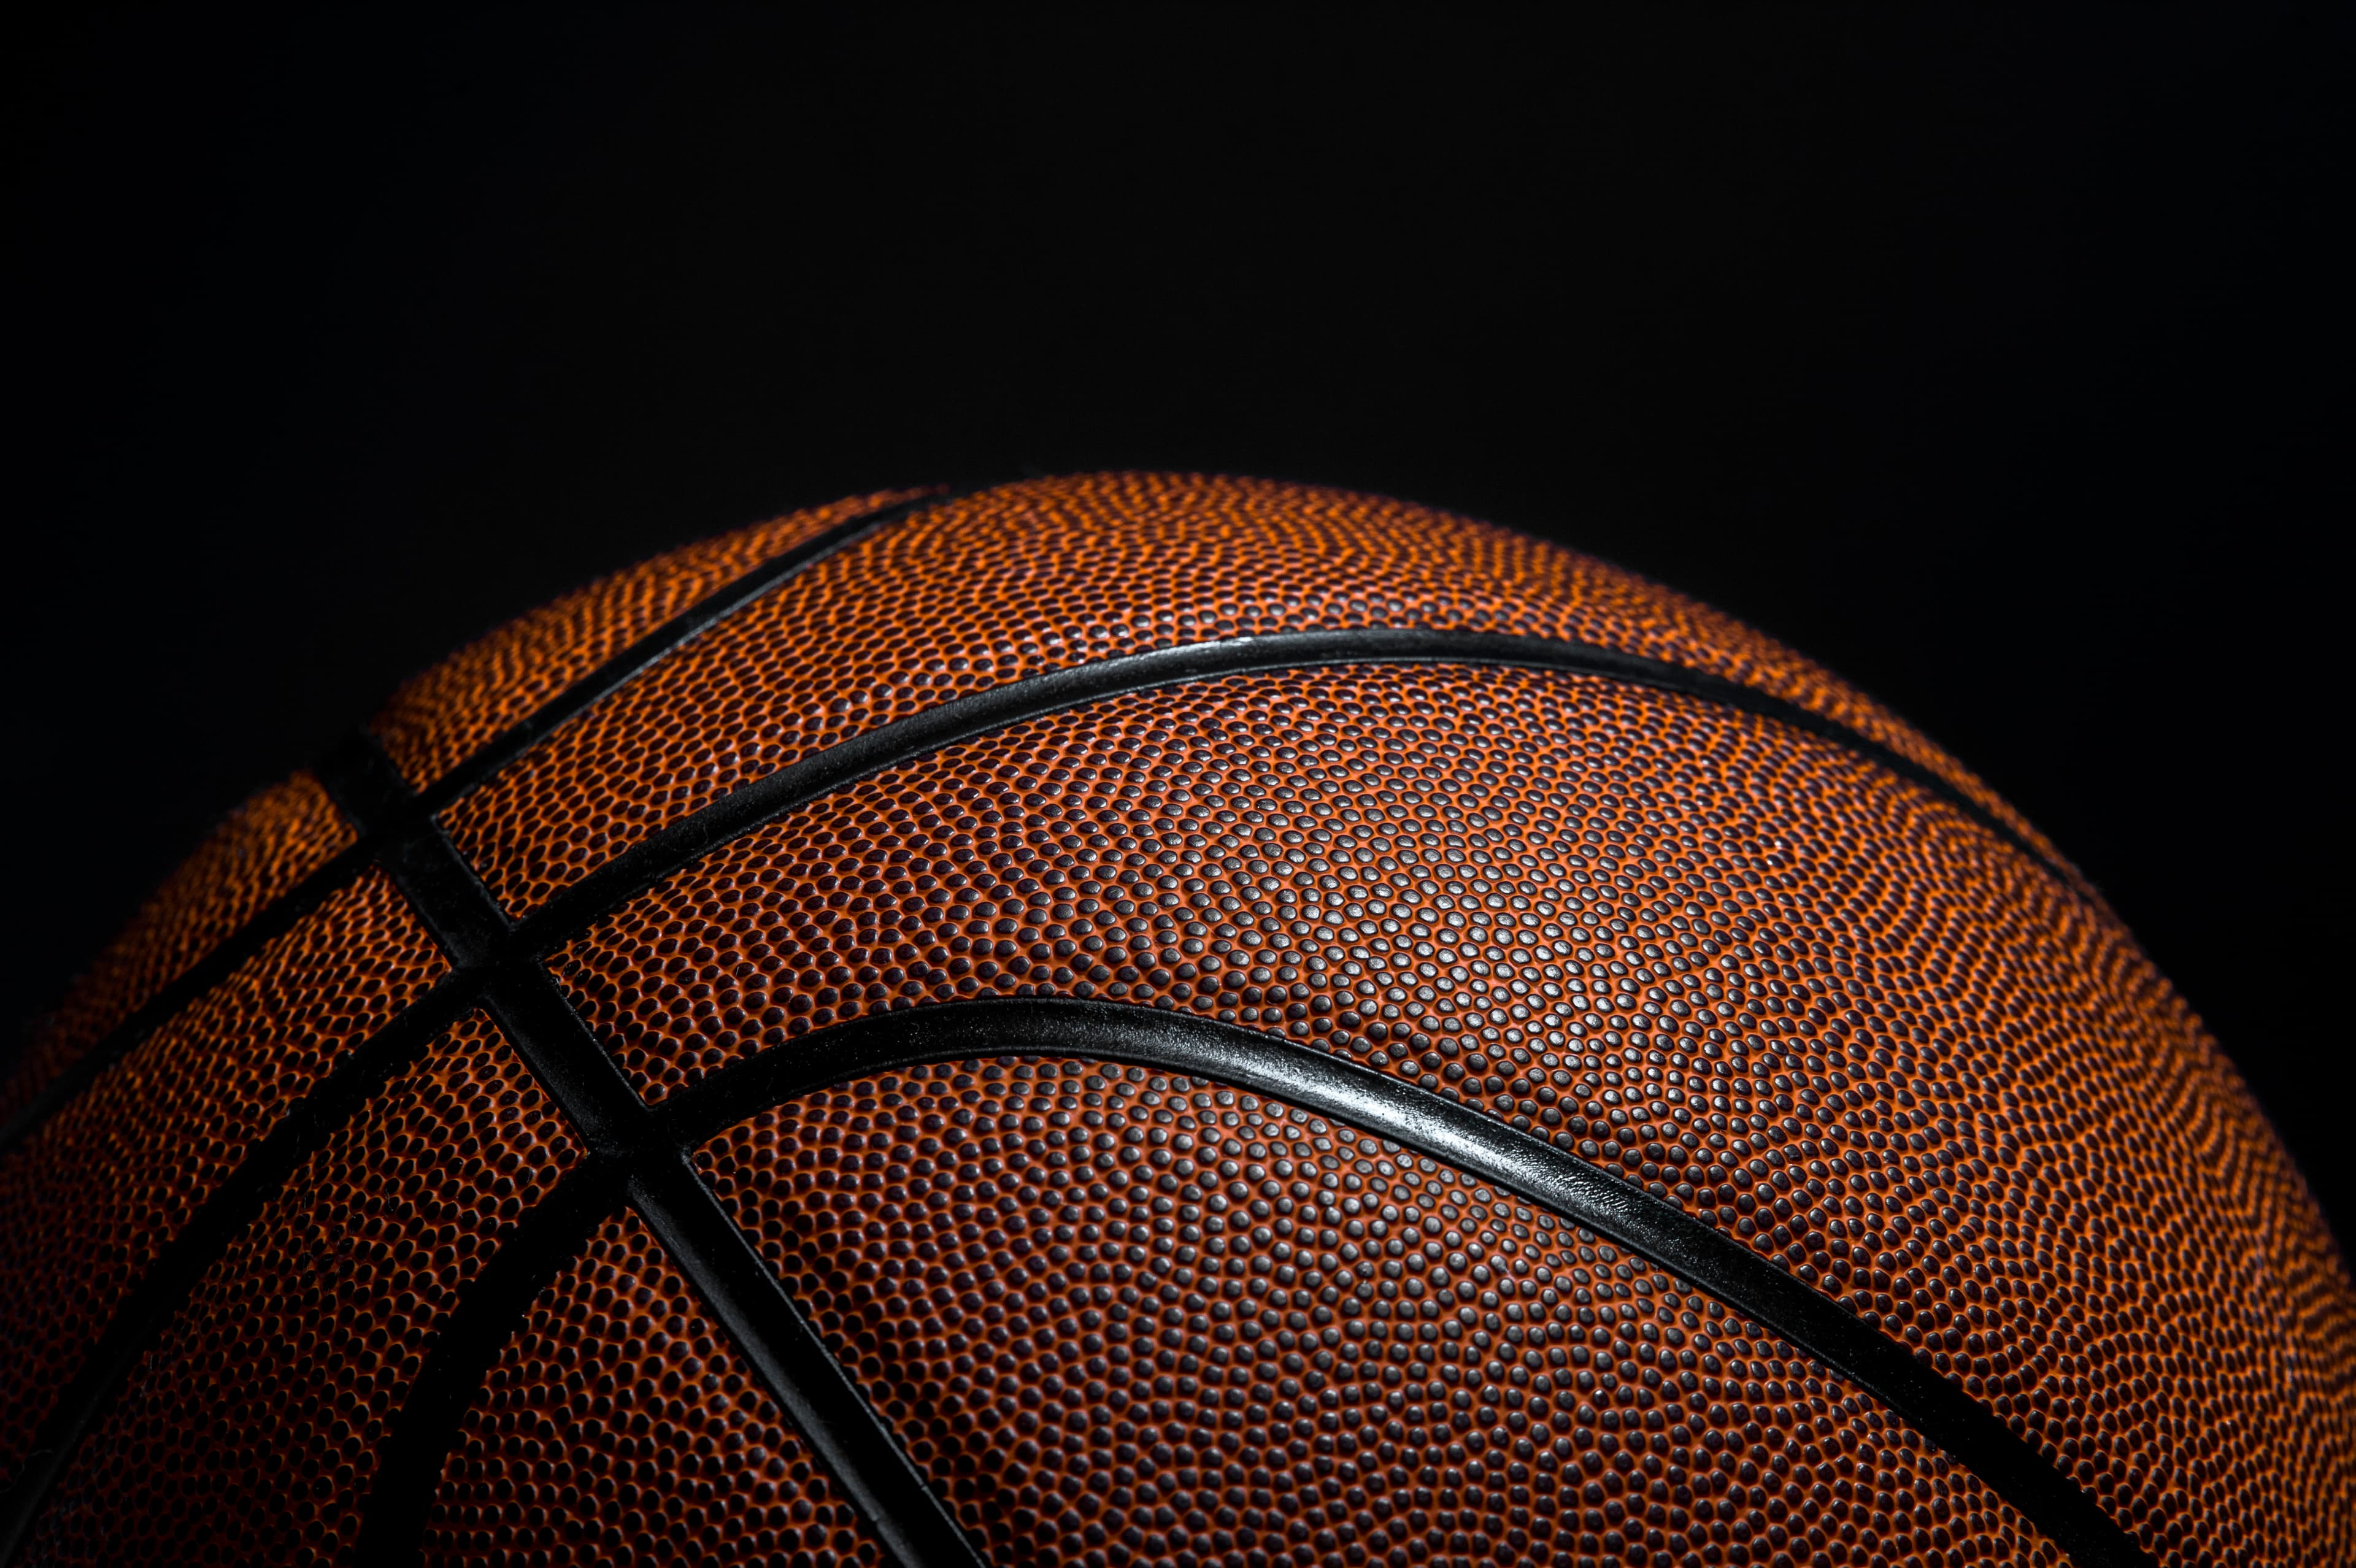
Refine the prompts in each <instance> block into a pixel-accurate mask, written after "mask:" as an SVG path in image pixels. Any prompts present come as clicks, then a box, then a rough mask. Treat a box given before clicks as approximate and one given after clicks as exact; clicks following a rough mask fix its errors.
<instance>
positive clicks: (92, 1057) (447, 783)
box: [0, 491, 960, 1158]
mask: <svg viewBox="0 0 2356 1568" xmlns="http://www.w3.org/2000/svg"><path fill="white" fill-rule="evenodd" d="M958 494H960V492H954V491H950V492H936V493H933V494H930V495H926V496H917V497H916V498H915V499H913V500H908V501H899V502H894V504H892V505H890V506H887V507H878V508H876V509H874V510H873V511H868V512H862V513H860V514H859V515H858V516H856V517H846V518H844V519H843V520H842V521H841V522H840V523H837V524H836V525H835V526H834V527H832V528H828V529H826V530H825V531H824V532H822V533H820V534H819V536H818V537H816V538H815V539H808V540H806V541H804V542H803V543H802V544H800V545H798V546H797V547H796V548H794V549H789V550H787V551H785V552H784V553H783V554H780V555H778V556H776V557H775V558H773V559H772V560H766V561H763V562H761V563H760V564H759V565H757V566H755V567H753V568H752V569H750V570H749V571H745V572H744V573H742V574H740V575H738V576H736V577H734V578H731V579H730V580H729V581H727V582H725V583H723V584H722V585H721V586H720V587H719V588H716V589H714V590H713V591H712V592H710V593H708V594H706V595H704V596H703V597H702V598H701V599H699V600H697V601H696V602H695V603H692V604H691V605H689V606H688V607H687V608H686V609H684V610H682V611H680V613H678V614H676V615H673V616H672V617H670V618H669V620H667V621H665V622H664V623H663V624H661V625H659V626H657V627H656V628H655V629H654V630H653V631H651V632H648V634H647V635H645V636H643V637H640V638H639V639H638V640H637V642H634V643H632V644H631V645H629V646H628V647H626V648H624V649H623V650H622V651H621V652H620V653H618V654H616V655H615V656H613V657H612V658H610V659H607V660H606V661H605V663H603V664H601V665H599V666H598V667H596V668H595V669H593V670H591V671H590V672H589V673H588V674H587V675H585V676H583V677H581V678H580V679H579V680H577V681H575V682H573V684H572V685H570V686H568V687H566V688H564V689H563V690H562V691H560V692H558V693H557V694H556V695H555V696H553V697H552V698H550V699H548V700H547V701H546V702H544V703H542V704H541V706H540V707H539V708H537V709H533V710H532V711H531V712H530V713H528V714H526V715H525V716H524V717H523V718H521V719H519V720H517V721H516V722H515V723H513V724H511V725H509V727H508V728H507V729H505V730H502V731H499V733H498V734H497V735H494V736H493V737H491V739H490V740H488V741H485V742H484V743H483V744H482V745H480V746H478V747H477V748H476V749H475V751H473V752H470V753H468V754H467V755H466V757H465V758H463V759H461V760H460V761H458V762H457V763H453V764H452V765H451V767H450V768H449V769H448V771H446V772H445V773H443V774H442V776H441V777H440V778H438V779H436V780H435V781H434V783H433V784H430V785H428V786H427V788H426V789H425V791H424V792H423V794H422V795H418V796H417V797H416V804H415V805H412V807H410V808H409V809H410V810H411V811H412V812H413V814H414V815H415V816H420V817H423V816H431V815H432V814H433V813H434V812H437V811H439V810H441V809H442V807H444V805H449V804H450V802H451V801H453V800H455V799H456V798H457V797H458V796H459V795H464V794H466V792H467V791H468V790H470V789H472V788H473V787H474V786H475V785H477V784H480V783H482V782H483V781H484V780H485V779H486V778H487V777H488V776H489V775H490V774H491V773H494V772H495V771H497V770H498V768H499V767H501V766H504V765H505V764H506V763H509V762H511V761H513V760H514V759H515V758H516V757H517V756H518V755H520V754H521V753H522V752H524V751H526V750H528V749H529V748H530V746H531V745H532V743H533V742H535V741H538V740H540V739H541V737H542V736H544V735H546V734H548V733H549V732H550V731H553V730H554V729H556V728H557V726H558V725H560V724H562V722H563V721H564V720H567V719H570V718H572V717H573V715H574V714H575V713H578V712H579V711H580V710H581V709H584V708H586V707H588V706H589V705H590V704H592V703H594V702H595V701H596V700H597V699H600V698H602V697H605V696H608V695H611V694H612V693H613V692H615V691H616V690H619V689H620V688H622V687H623V686H625V685H626V684H628V683H629V682H630V681H631V680H632V679H635V678H636V677H637V676H638V675H639V674H641V673H643V672H644V671H646V670H648V669H649V668H651V667H654V666H655V665H656V664H658V663H659V662H661V660H662V659H663V657H664V656H666V655H668V654H669V652H670V651H671V650H672V649H674V648H676V647H678V646H679V645H680V644H681V643H684V642H687V641H688V640H689V639H691V638H692V637H694V636H696V635H699V634H701V633H702V632H705V631H709V630H710V629H711V628H712V626H714V625H717V624H719V623H720V622H722V621H723V620H725V619H727V618H728V617H729V616H730V615H733V614H734V613H736V612H737V611H739V610H742V609H744V607H745V606H747V605H749V604H751V603H754V602H755V601H756V600H759V599H761V598H763V597H765V596H766V594H767V593H768V592H770V591H771V590H773V589H776V588H777V587H779V586H781V585H783V584H784V583H785V582H786V581H787V580H788V579H790V578H792V577H794V576H796V575H798V574H799V573H800V572H801V571H805V570H807V569H808V568H809V567H811V566H814V565H816V564H817V563H818V562H819V561H821V560H825V559H826V558H827V557H829V556H831V555H835V554H837V553H839V552H841V550H844V549H849V548H850V547H851V546H852V545H854V544H856V543H858V542H859V541H860V540H861V539H865V538H866V537H867V536H868V535H869V534H870V533H872V532H873V531H875V530H876V529H878V528H883V527H886V526H888V525H889V524H892V523H894V522H898V521H902V520H904V519H905V518H906V517H908V516H909V515H910V514H911V513H913V512H915V511H916V509H918V508H919V507H929V506H935V505H937V504H939V503H941V502H943V501H947V500H954V499H956V498H957V496H958ZM362 733H366V731H362ZM333 763H334V758H333V757H332V756H331V757H330V759H329V760H328V762H327V763H323V764H322V767H321V769H320V770H318V771H320V772H325V771H327V769H328V768H329V767H332V765H333ZM344 815H345V818H346V821H347V822H348V823H349V825H350V826H351V827H353V829H354V831H355V834H356V839H355V841H354V842H353V843H351V844H348V845H347V846H345V847H344V848H342V849H340V850H338V851H337V853H336V854H335V855H334V856H333V857H332V858H330V859H328V860H327V862H326V863H324V864H323V865H321V866H320V867H319V868H318V869H316V870H314V871H312V872H311V873H310V874H309V875H308V876H306V877H305V878H304V879H303V880H301V881H299V882H297V883H296V884H295V886H294V887H292V888H290V889H288V890H287V891H285V892H284V893H282V894H280V895H279V896H278V897H277V898H275V899H273V900H272V901H270V902H269V903H268V904H265V905H264V906H262V909H260V910H259V911H257V912H254V914H253V915H252V916H251V917H250V918H249V919H248V920H247V921H246V923H244V924H243V925H241V926H239V927H238V928H237V929H236V930H235V931H232V932H230V933H229V934H228V935H227V936H224V937H222V938H221V939H220V941H219V942H217V943H215V944H213V945H212V946H211V947H209V948H208V949H207V950H206V951H205V953H204V954H203V955H201V956H200V957H198V959H197V960H196V962H195V963H193V964H191V965H188V967H187V968H186V969H183V970H181V971H180V972H179V973H178V974H177V975H176V976H173V977H172V978H171V979H170V980H168V981H166V983H165V984H164V985H163V986H162V987H158V988H157V990H156V992H155V995H154V996H153V997H149V998H148V999H147V1000H146V1001H145V1003H142V1004H141V1005H140V1006H139V1007H138V1008H136V1009H134V1011H133V1013H132V1014H131V1016H130V1017H129V1018H127V1019H123V1021H122V1022H121V1023H119V1024H117V1025H115V1026H114V1028H113V1029H110V1030H108V1031H107V1033H106V1034H105V1035H104V1036H103V1037H102V1039H100V1040H98V1041H97V1042H96V1043H94V1044H93V1045H91V1048H90V1049H89V1050H88V1051H84V1052H82V1054H81V1055H80V1056H78V1057H76V1058H75V1059H74V1060H73V1061H71V1062H70V1063H69V1064H68V1065H67V1067H66V1068H65V1069H64V1071H62V1072H59V1074H58V1076H57V1077H56V1078H54V1079H52V1080H50V1082H49V1083H48V1085H47V1086H45V1087H44V1088H43V1089H42V1090H41V1092H40V1093H37V1094H36V1095H35V1096H34V1097H33V1098H32V1099H31V1100H30V1101H28V1102H27V1104H26V1105H25V1107H24V1108H23V1109H22V1110H20V1111H19V1112H17V1113H16V1115H14V1116H12V1117H10V1118H9V1119H8V1123H7V1125H5V1127H0V1158H5V1157H7V1155H8V1154H9V1153H10V1152H12V1151H13V1150H14V1149H15V1148H16V1146H17V1145H18V1144H20V1143H22V1142H24V1141H25V1140H26V1139H27V1138H29V1137H30V1136H32V1135H33V1134H34V1132H36V1131H37V1130H38V1129H39V1127H40V1126H41V1125H42V1124H43V1123H45V1122H47V1121H48V1119H49V1117H51V1116H53V1115H56V1114H57V1113H58V1112H59V1110H60V1109H62V1108H63V1107H64V1106H65V1105H66V1104H67V1103H68V1102H70V1101H71V1100H73V1099H75V1098H77V1097H78V1096H80V1093H81V1092H82V1091H83V1090H84V1089H86V1088H88V1087H89V1086H90V1084H91V1082H92V1081H93V1080H95V1079H96V1078H97V1077H98V1075H99V1074H100V1073H102V1072H105V1071H106V1069H107V1068H109V1067H111V1066H112V1065H113V1064H114V1063H115V1062H117V1061H121V1060H122V1059H123V1057H125V1056H127V1055H129V1054H130V1053H131V1052H132V1051H134V1050H136V1049H137V1048H138V1047H139V1045H140V1043H141V1042H142V1041H144V1040H145V1039H146V1038H147V1037H148V1036H149V1035H151V1034H153V1033H155V1030H157V1029H161V1028H162V1027H163V1026H164V1025H166V1024H167V1023H169V1022H170V1021H171V1020H172V1019H174V1018H175V1017H177V1015H178V1014H179V1012H180V1011H181V1009H182V1008H186V1007H187V1006H188V1005H189V1004H191V1003H193V1002H195V1001H197V1000H198V998H200V997H203V996H204V995H205V994H206V993H208V992H209V991H210V990H211V989H212V988H213V987H216V986H218V985H220V983H221V982H222V981H223V980H226V979H228V978H229V977H230V976H231V975H233V974H235V973H236V972H237V971H238V970H239V969H240V968H241V967H242V966H243V965H244V964H245V962H246V960H248V959H249V958H252V956H253V955H255V954H257V953H259V952H261V951H262V949H263V948H264V947H267V946H268V945H269V944H271V943H272V942H273V941H275V940H276V939H277V938H278V937H280V936H283V935H284V934H285V933H286V932H287V931H289V930H290V929H292V928H293V926H294V924H295V922H296V921H298V920H300V919H302V918H303V917H304V916H305V915H306V914H308V913H310V912H312V911H313V910H315V909H316V908H317V907H318V906H319V905H320V904H321V903H323V902H325V901H327V899H329V898H331V897H333V896H334V895H335V894H336V893H337V892H339V891H342V890H343V889H344V888H345V887H346V886H348V884H350V883H352V882H354V881H357V880H359V877H360V875H361V874H362V873H363V872H365V871H366V870H367V869H368V868H369V866H371V865H373V864H374V863H375V862H376V859H377V856H378V853H379V852H380V850H381V849H382V848H384V845H385V843H386V841H387V838H388V836H389V835H390V834H391V832H394V831H397V830H399V829H400V828H401V827H406V826H408V823H407V822H406V821H405V820H403V821H394V822H387V823H379V824H377V825H375V826H374V827H372V828H368V827H362V826H361V825H360V824H359V823H358V822H353V821H352V820H351V818H350V816H349V814H348V813H345V814H344Z"/></svg>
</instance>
